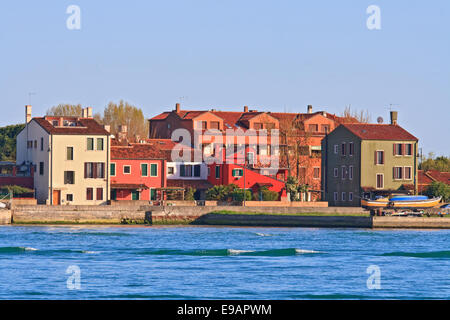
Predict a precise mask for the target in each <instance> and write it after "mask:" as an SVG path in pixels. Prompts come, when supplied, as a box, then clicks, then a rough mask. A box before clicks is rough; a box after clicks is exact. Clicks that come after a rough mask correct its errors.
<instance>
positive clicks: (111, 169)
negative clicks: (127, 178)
mask: <svg viewBox="0 0 450 320" xmlns="http://www.w3.org/2000/svg"><path fill="white" fill-rule="evenodd" d="M110 171H111V176H112V177H115V176H116V164H115V163H111V166H110Z"/></svg>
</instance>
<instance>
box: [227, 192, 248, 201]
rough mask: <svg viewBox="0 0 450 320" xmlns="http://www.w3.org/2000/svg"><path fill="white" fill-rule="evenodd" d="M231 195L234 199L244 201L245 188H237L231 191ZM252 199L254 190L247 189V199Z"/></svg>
mask: <svg viewBox="0 0 450 320" xmlns="http://www.w3.org/2000/svg"><path fill="white" fill-rule="evenodd" d="M231 197H232V198H233V200H234V201H244V190H242V189H236V190H234V191H233V192H232V193H231ZM250 200H252V192H251V191H250V190H245V201H250Z"/></svg>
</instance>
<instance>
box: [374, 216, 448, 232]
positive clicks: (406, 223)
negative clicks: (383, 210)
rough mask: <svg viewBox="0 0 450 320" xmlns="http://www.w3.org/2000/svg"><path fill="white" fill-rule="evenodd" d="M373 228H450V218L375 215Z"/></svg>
mask: <svg viewBox="0 0 450 320" xmlns="http://www.w3.org/2000/svg"><path fill="white" fill-rule="evenodd" d="M373 228H411V229H414V228H422V229H450V218H444V217H442V218H439V217H436V218H435V217H431V218H429V217H426V218H422V217H373Z"/></svg>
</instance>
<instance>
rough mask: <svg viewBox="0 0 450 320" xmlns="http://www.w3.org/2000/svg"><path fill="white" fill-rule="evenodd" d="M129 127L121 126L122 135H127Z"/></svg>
mask: <svg viewBox="0 0 450 320" xmlns="http://www.w3.org/2000/svg"><path fill="white" fill-rule="evenodd" d="M127 131H128V127H127V126H126V125H120V126H119V132H121V133H127Z"/></svg>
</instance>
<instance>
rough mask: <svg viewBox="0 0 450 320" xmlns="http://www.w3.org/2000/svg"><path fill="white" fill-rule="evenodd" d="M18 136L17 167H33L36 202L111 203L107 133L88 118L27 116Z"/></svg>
mask: <svg viewBox="0 0 450 320" xmlns="http://www.w3.org/2000/svg"><path fill="white" fill-rule="evenodd" d="M25 115H26V121H27V123H26V126H25V128H24V129H23V130H22V131H21V132H20V133H19V135H18V136H17V156H16V163H17V165H32V166H33V167H34V189H35V196H36V199H37V201H38V203H39V204H47V205H63V204H72V205H100V204H106V203H107V201H108V200H109V194H110V185H109V156H110V155H109V148H110V134H109V132H108V131H107V130H105V128H104V127H103V126H101V125H100V124H98V123H97V122H96V121H95V120H94V119H93V118H92V109H91V108H86V109H84V110H83V116H82V117H51V116H45V117H41V118H32V117H31V106H26V107H25Z"/></svg>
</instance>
